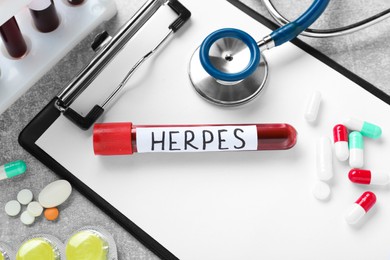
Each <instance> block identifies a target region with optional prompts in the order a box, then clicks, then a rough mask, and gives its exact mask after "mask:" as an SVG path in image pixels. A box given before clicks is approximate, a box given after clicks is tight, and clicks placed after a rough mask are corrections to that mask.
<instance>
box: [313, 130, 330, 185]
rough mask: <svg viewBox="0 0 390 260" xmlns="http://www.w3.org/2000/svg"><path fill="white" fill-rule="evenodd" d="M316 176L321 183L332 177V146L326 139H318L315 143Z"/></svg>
mask: <svg viewBox="0 0 390 260" xmlns="http://www.w3.org/2000/svg"><path fill="white" fill-rule="evenodd" d="M316 163H317V176H318V179H320V180H321V181H328V180H330V179H331V178H332V177H333V161H332V144H331V142H330V139H329V138H327V137H320V138H319V139H318V141H317V160H316Z"/></svg>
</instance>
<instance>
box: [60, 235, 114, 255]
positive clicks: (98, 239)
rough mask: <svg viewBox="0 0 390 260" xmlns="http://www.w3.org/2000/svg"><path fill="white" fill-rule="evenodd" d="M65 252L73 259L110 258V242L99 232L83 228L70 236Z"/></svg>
mask: <svg viewBox="0 0 390 260" xmlns="http://www.w3.org/2000/svg"><path fill="white" fill-rule="evenodd" d="M65 252H66V257H67V259H73V260H84V259H108V252H109V244H108V243H107V241H106V240H105V239H103V236H102V235H101V234H99V233H98V232H96V231H92V230H82V231H79V232H77V233H76V234H74V235H73V236H71V237H70V238H69V240H68V241H67V244H66V251H65Z"/></svg>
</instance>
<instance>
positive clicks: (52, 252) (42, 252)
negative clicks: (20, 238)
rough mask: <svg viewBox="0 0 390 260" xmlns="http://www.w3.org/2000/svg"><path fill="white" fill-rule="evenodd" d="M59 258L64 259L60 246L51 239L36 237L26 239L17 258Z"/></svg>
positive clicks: (26, 259) (55, 259)
mask: <svg viewBox="0 0 390 260" xmlns="http://www.w3.org/2000/svg"><path fill="white" fill-rule="evenodd" d="M35 259H39V260H43V259H45V260H46V259H50V260H59V259H63V258H62V257H61V256H60V254H59V252H58V248H56V247H55V245H54V244H53V243H51V241H50V240H48V239H46V238H43V237H36V238H32V239H29V240H27V241H25V242H24V243H23V244H22V245H21V246H20V247H19V249H18V251H17V254H16V260H35Z"/></svg>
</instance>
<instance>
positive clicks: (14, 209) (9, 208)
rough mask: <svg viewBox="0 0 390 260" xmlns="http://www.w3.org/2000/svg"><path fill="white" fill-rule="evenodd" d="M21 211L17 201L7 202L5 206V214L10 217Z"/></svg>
mask: <svg viewBox="0 0 390 260" xmlns="http://www.w3.org/2000/svg"><path fill="white" fill-rule="evenodd" d="M21 209H22V206H21V205H20V203H19V201H17V200H11V201H8V202H7V204H5V213H6V214H7V215H8V216H10V217H15V216H16V215H18V214H19V213H20V210H21Z"/></svg>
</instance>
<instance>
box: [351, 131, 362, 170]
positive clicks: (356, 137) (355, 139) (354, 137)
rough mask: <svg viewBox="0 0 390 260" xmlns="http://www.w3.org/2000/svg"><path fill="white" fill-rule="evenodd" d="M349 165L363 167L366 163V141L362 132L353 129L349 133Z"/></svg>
mask: <svg viewBox="0 0 390 260" xmlns="http://www.w3.org/2000/svg"><path fill="white" fill-rule="evenodd" d="M348 139H349V141H348V145H349V166H351V167H352V168H362V167H363V164H364V143H363V136H362V134H361V133H360V132H357V131H353V132H351V133H350V134H349V138H348Z"/></svg>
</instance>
